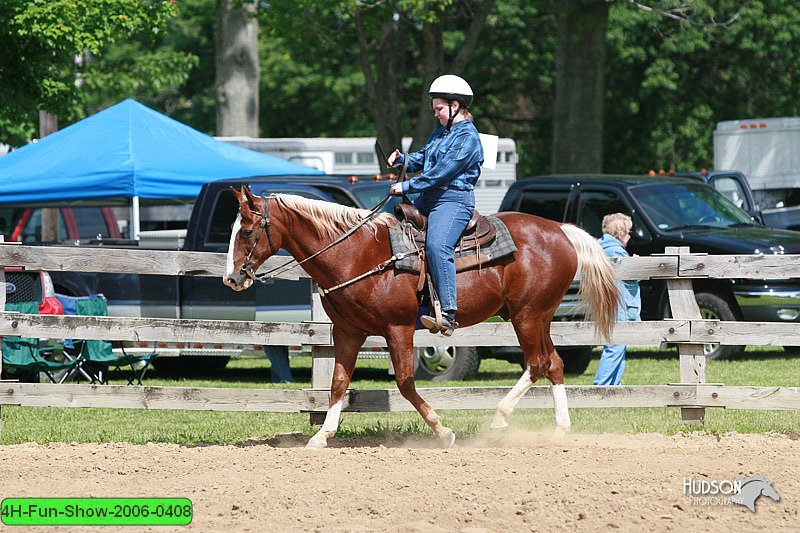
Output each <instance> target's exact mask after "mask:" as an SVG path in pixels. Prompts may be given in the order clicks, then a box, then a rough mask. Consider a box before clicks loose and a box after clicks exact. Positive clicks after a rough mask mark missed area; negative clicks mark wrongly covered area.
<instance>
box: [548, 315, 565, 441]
mask: <svg viewBox="0 0 800 533" xmlns="http://www.w3.org/2000/svg"><path fill="white" fill-rule="evenodd" d="M547 329H548V330H547V331H546V332H545V341H546V343H547V346H548V347H549V348H548V352H549V356H550V366H549V367H548V368H547V370H545V372H544V375H545V377H547V379H548V380H549V381H550V393H551V394H552V395H553V408H554V409H555V413H556V429H557V430H558V431H560V432H562V433H568V432H569V430H570V426H571V425H572V423H571V422H570V418H569V407H568V406H567V389H566V388H565V387H564V361H562V360H561V356H560V355H558V352H557V351H556V348H555V346H553V341H552V339H550V331H549V330H550V328H549V327H548V328H547Z"/></svg>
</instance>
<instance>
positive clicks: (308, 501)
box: [0, 430, 800, 532]
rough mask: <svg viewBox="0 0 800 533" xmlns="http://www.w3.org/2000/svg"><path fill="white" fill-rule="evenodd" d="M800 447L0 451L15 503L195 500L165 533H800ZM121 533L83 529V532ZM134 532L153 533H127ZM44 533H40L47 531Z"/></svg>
mask: <svg viewBox="0 0 800 533" xmlns="http://www.w3.org/2000/svg"><path fill="white" fill-rule="evenodd" d="M797 437H798V435H789V436H787V435H738V434H736V435H725V436H721V437H717V436H713V435H698V434H694V435H678V436H672V437H669V436H664V435H656V434H643V435H642V434H640V435H629V436H627V435H579V434H572V435H569V436H567V437H566V438H564V439H563V440H561V441H557V440H556V439H555V438H554V437H552V436H549V435H545V434H536V433H528V432H522V431H516V430H511V431H510V432H509V433H507V434H506V435H505V436H504V437H503V439H502V441H499V442H498V441H496V440H495V441H493V442H490V441H489V440H488V439H484V438H476V439H471V440H461V441H459V442H458V443H457V444H458V446H457V447H456V448H454V449H450V450H438V449H432V448H430V445H431V442H429V441H419V442H403V443H397V442H380V441H372V442H364V441H358V442H348V441H342V440H340V439H333V441H332V442H331V445H332V447H331V448H328V449H326V450H321V451H307V450H305V449H303V447H302V446H303V444H304V443H305V438H303V437H301V436H294V435H286V436H282V437H278V438H275V439H272V440H270V441H267V442H251V443H245V444H244V445H242V446H208V447H195V448H187V447H181V446H176V445H148V446H131V445H127V444H108V445H69V444H57V445H48V446H41V445H35V444H23V445H12V446H3V447H0V486H1V487H2V489H0V490H2V496H3V497H7V496H17V497H19V496H73V497H78V496H80V497H110V496H117V497H123V496H124V497H166V496H171V497H187V498H189V499H190V500H191V501H192V502H193V504H194V520H193V522H192V523H191V525H189V526H187V527H183V528H167V527H154V528H150V530H152V531H158V532H164V531H172V530H176V531H177V530H194V531H204V532H205V531H226V532H230V531H254V532H261V531H396V532H402V531H414V532H417V531H418V532H429V531H432V532H444V531H468V532H478V531H554V530H556V529H564V530H569V531H598V530H622V531H673V530H683V531H687V530H688V531H757V530H763V531H778V530H786V531H800V440H798V439H797ZM748 475H761V476H763V477H765V478H766V479H768V480H769V481H771V482H772V483H773V486H774V488H775V489H776V490H777V492H778V493H779V495H780V496H781V500H780V501H779V502H775V501H773V500H771V499H769V498H767V497H765V496H762V497H760V498H759V499H758V500H757V501H756V512H755V513H752V512H750V511H749V510H748V509H747V508H745V507H742V506H738V505H736V506H722V507H721V506H716V507H711V506H707V505H693V504H692V503H690V502H689V501H688V499H687V497H686V496H685V495H684V494H683V482H684V479H685V478H691V479H694V480H708V481H711V480H717V481H722V480H737V479H739V478H741V477H744V476H748ZM98 529H102V530H103V531H111V530H113V529H114V528H109V527H103V528H96V527H95V528H87V527H70V528H69V531H70V532H73V531H97V530H98ZM118 529H121V530H123V531H126V532H131V531H134V530H139V529H138V528H132V527H127V528H124V529H123V528H118ZM43 530H45V529H43V528H37V531H43Z"/></svg>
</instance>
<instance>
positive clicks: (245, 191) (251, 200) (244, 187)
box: [239, 185, 258, 209]
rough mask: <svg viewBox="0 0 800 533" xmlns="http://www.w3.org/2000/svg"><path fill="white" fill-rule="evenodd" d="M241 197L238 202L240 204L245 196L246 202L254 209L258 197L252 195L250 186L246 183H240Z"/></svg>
mask: <svg viewBox="0 0 800 533" xmlns="http://www.w3.org/2000/svg"><path fill="white" fill-rule="evenodd" d="M242 196H243V197H242V198H241V199H240V200H239V204H240V205H241V204H242V203H243V202H242V201H243V200H244V198H247V204H248V205H249V207H250V209H255V208H256V206H257V205H258V198H256V197H255V196H253V193H252V192H250V187H248V186H247V185H242Z"/></svg>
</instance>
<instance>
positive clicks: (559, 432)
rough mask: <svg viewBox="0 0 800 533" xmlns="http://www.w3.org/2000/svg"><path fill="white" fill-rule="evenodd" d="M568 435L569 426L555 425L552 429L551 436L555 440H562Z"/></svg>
mask: <svg viewBox="0 0 800 533" xmlns="http://www.w3.org/2000/svg"><path fill="white" fill-rule="evenodd" d="M567 435H569V428H562V427H561V426H556V428H555V429H554V430H553V437H555V438H556V439H557V440H563V439H565V438H566V437H567Z"/></svg>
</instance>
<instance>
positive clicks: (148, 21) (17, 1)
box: [0, 0, 177, 144]
mask: <svg viewBox="0 0 800 533" xmlns="http://www.w3.org/2000/svg"><path fill="white" fill-rule="evenodd" d="M4 7H5V9H4V13H3V17H0V41H2V42H3V46H2V47H0V139H2V140H4V141H5V142H8V143H10V144H22V143H24V142H26V141H27V140H28V139H30V138H31V137H32V136H33V135H34V132H35V124H36V120H38V111H40V110H42V111H47V112H49V113H52V114H56V115H59V116H64V117H66V118H67V119H68V120H70V119H72V118H75V117H78V116H80V115H81V110H80V108H79V105H80V103H81V100H82V94H83V89H82V87H81V84H82V83H83V81H84V80H83V74H84V72H85V70H86V65H87V63H88V62H87V61H85V59H87V58H92V57H97V56H99V55H100V54H102V52H103V51H104V49H105V47H106V46H107V45H109V44H110V43H114V42H119V41H123V40H125V39H128V38H131V37H133V36H140V37H142V38H147V37H148V36H149V37H152V36H156V35H158V32H159V31H161V30H162V29H163V28H164V24H165V22H166V21H167V20H168V18H169V17H172V16H174V15H175V14H176V12H177V6H176V5H175V2H174V1H168V0H146V1H141V0H85V1H83V2H80V3H76V2H74V1H73V0H9V1H7V2H5V6H4ZM76 57H78V58H83V59H82V60H78V61H76V59H75V58H76ZM173 67H174V65H173Z"/></svg>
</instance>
